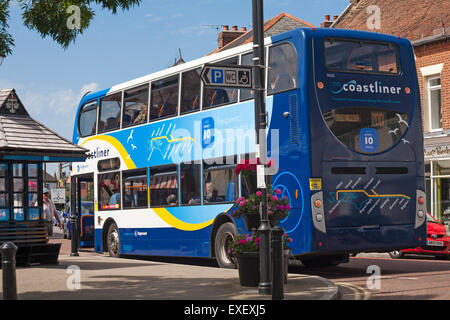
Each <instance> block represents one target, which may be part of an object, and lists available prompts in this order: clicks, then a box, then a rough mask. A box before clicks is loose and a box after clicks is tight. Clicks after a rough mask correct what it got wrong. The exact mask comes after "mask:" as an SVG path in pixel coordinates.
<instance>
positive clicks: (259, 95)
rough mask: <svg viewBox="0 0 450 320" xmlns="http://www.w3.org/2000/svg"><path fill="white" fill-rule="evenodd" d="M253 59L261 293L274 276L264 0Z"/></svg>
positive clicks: (257, 15)
mask: <svg viewBox="0 0 450 320" xmlns="http://www.w3.org/2000/svg"><path fill="white" fill-rule="evenodd" d="M252 11H253V61H254V68H255V72H254V78H255V85H254V92H255V129H256V145H257V153H258V156H259V158H260V159H261V166H260V165H258V170H257V177H258V188H259V189H261V191H262V197H261V207H260V215H261V225H260V227H259V229H258V231H259V232H260V249H259V252H260V253H259V256H260V283H259V286H258V292H259V294H270V293H271V289H272V283H271V279H270V276H271V274H270V230H271V228H270V224H269V218H268V215H267V182H268V181H267V176H266V174H265V165H266V163H267V140H266V128H267V114H266V104H265V99H264V90H265V85H264V79H265V57H264V8H263V0H253V2H252Z"/></svg>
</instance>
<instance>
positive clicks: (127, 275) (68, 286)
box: [0, 228, 339, 300]
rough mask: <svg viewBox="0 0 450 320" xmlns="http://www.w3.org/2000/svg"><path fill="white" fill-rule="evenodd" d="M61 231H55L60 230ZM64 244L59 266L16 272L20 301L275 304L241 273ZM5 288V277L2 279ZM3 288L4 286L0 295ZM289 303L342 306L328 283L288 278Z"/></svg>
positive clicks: (318, 279) (303, 277) (304, 277)
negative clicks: (73, 249) (245, 284)
mask: <svg viewBox="0 0 450 320" xmlns="http://www.w3.org/2000/svg"><path fill="white" fill-rule="evenodd" d="M55 229H56V228H55ZM51 242H60V243H62V246H61V251H60V256H59V264H58V265H32V266H31V267H28V268H20V267H18V268H17V270H16V279H17V294H18V299H19V300H271V298H272V297H271V296H270V295H260V294H258V289H257V288H253V287H243V286H241V285H240V284H239V276H238V270H232V269H220V268H217V267H211V266H199V265H187V264H179V263H167V262H161V261H154V259H153V260H152V261H148V260H134V259H124V258H112V257H109V255H107V254H98V253H95V252H85V251H80V252H79V256H78V257H72V256H70V240H64V239H58V236H56V239H55V238H54V239H52V240H51ZM0 282H1V277H0ZM1 288H2V285H0V289H1ZM284 295H285V300H337V299H339V290H338V287H337V286H336V285H335V284H334V283H333V282H331V281H330V280H327V279H325V278H321V277H318V276H311V275H301V274H289V275H288V282H287V285H286V286H285V291H284Z"/></svg>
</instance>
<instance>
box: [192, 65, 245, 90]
mask: <svg viewBox="0 0 450 320" xmlns="http://www.w3.org/2000/svg"><path fill="white" fill-rule="evenodd" d="M200 76H201V78H202V81H203V83H204V84H205V86H208V87H233V88H243V89H251V88H252V87H253V83H252V67H248V66H223V65H212V64H209V65H205V66H204V67H203V70H202V73H201V75H200Z"/></svg>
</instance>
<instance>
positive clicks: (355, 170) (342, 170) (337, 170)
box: [331, 167, 366, 174]
mask: <svg viewBox="0 0 450 320" xmlns="http://www.w3.org/2000/svg"><path fill="white" fill-rule="evenodd" d="M331 173H332V174H366V168H365V167H334V168H331Z"/></svg>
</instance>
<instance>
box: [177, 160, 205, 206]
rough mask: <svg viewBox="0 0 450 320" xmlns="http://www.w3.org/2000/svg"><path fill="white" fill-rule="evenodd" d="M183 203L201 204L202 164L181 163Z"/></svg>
mask: <svg viewBox="0 0 450 320" xmlns="http://www.w3.org/2000/svg"><path fill="white" fill-rule="evenodd" d="M180 179H181V204H185V205H195V204H201V194H200V192H201V190H200V187H201V166H200V164H183V163H182V164H181V168H180Z"/></svg>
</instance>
